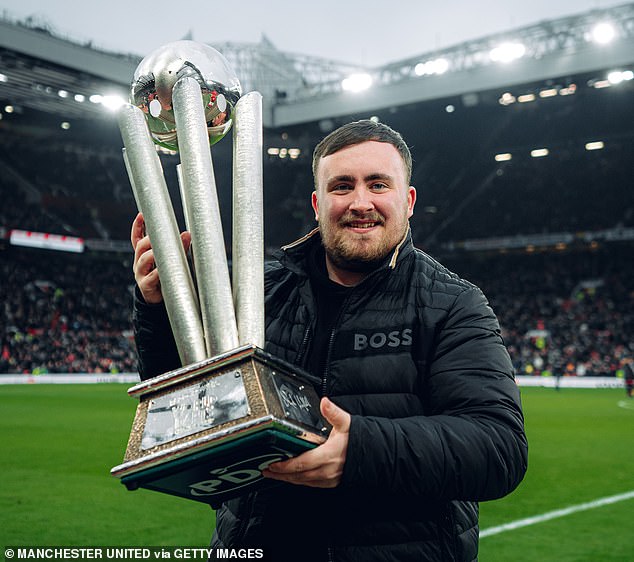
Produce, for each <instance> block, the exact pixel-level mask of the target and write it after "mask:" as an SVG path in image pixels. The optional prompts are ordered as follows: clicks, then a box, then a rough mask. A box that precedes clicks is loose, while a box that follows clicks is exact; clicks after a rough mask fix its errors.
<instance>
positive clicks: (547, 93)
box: [539, 88, 558, 98]
mask: <svg viewBox="0 0 634 562" xmlns="http://www.w3.org/2000/svg"><path fill="white" fill-rule="evenodd" d="M557 92H558V90H557V88H546V89H544V90H540V91H539V97H540V98H552V97H553V96H556V95H557Z"/></svg>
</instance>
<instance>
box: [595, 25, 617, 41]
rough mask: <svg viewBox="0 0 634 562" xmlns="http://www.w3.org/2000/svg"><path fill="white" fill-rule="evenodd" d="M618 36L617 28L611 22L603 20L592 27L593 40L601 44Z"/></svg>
mask: <svg viewBox="0 0 634 562" xmlns="http://www.w3.org/2000/svg"><path fill="white" fill-rule="evenodd" d="M615 37H616V30H615V29H614V26H613V25H612V24H611V23H607V22H601V23H598V24H597V25H595V26H594V27H593V28H592V40H593V41H594V42H595V43H598V44H599V45H605V44H606V43H609V42H610V41H612V40H613V39H614V38H615Z"/></svg>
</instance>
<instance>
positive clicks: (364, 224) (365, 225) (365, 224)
mask: <svg viewBox="0 0 634 562" xmlns="http://www.w3.org/2000/svg"><path fill="white" fill-rule="evenodd" d="M380 224H381V223H380V222H379V221H350V222H347V223H345V226H346V227H347V228H360V229H362V230H365V229H370V228H374V227H375V226H379V225H380Z"/></svg>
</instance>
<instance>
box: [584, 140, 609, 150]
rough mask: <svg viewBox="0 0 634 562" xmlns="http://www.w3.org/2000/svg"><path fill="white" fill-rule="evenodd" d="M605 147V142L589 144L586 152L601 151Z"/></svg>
mask: <svg viewBox="0 0 634 562" xmlns="http://www.w3.org/2000/svg"><path fill="white" fill-rule="evenodd" d="M604 146H605V145H604V144H603V141H592V142H587V143H586V150H601V149H602V148H603V147H604Z"/></svg>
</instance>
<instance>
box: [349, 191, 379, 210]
mask: <svg viewBox="0 0 634 562" xmlns="http://www.w3.org/2000/svg"><path fill="white" fill-rule="evenodd" d="M349 209H350V210H351V211H353V212H355V213H368V212H370V211H372V210H374V202H373V201H372V194H371V193H370V192H369V191H368V190H367V189H365V186H363V187H355V189H354V191H353V192H352V200H351V201H350V205H349Z"/></svg>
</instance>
